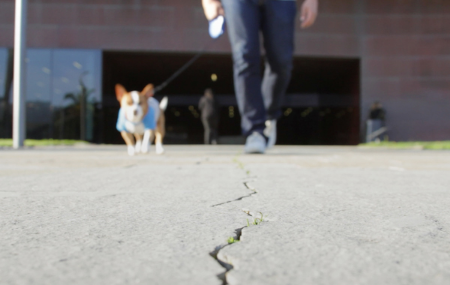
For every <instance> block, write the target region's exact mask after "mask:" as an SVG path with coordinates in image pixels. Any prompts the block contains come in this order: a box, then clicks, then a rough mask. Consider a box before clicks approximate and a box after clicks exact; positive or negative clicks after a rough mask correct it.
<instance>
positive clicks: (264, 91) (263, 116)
mask: <svg viewBox="0 0 450 285" xmlns="http://www.w3.org/2000/svg"><path fill="white" fill-rule="evenodd" d="M222 4H223V6H224V9H225V16H226V20H227V29H228V35H229V38H230V42H231V47H232V51H233V63H234V87H235V92H236V97H237V102H238V106H239V111H240V114H241V120H242V121H241V127H242V133H243V134H244V135H250V134H251V133H253V132H255V131H256V132H259V133H262V132H263V130H264V128H265V121H266V120H273V119H278V118H279V117H280V115H281V104H282V101H283V98H284V94H285V92H286V89H287V87H288V84H289V81H290V79H291V71H292V55H293V51H294V30H295V15H296V12H297V9H296V2H295V1H278V0H222ZM260 32H261V34H262V37H263V47H264V50H265V53H266V54H265V72H264V76H263V78H261V50H260V46H261V45H260V36H259V35H260Z"/></svg>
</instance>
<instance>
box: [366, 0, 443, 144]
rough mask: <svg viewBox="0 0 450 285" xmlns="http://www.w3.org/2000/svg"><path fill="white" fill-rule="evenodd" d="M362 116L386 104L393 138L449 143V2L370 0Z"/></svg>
mask: <svg viewBox="0 0 450 285" xmlns="http://www.w3.org/2000/svg"><path fill="white" fill-rule="evenodd" d="M363 8H364V11H363V13H364V17H363V23H362V26H363V32H362V35H361V58H362V95H363V96H362V106H363V107H365V109H363V110H364V112H363V114H362V116H363V118H365V117H366V116H367V111H366V110H367V106H368V105H369V104H370V103H371V102H372V101H373V100H375V99H378V100H380V101H381V102H383V103H384V105H385V107H386V109H387V111H388V124H389V126H390V128H391V131H390V134H391V137H392V139H393V140H419V139H422V140H445V139H447V140H448V139H450V1H445V0H385V1H379V0H366V1H365V5H364V7H363Z"/></svg>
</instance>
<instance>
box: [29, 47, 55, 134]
mask: <svg viewBox="0 0 450 285" xmlns="http://www.w3.org/2000/svg"><path fill="white" fill-rule="evenodd" d="M51 62H52V51H51V50H49V49H28V50H27V58H26V63H27V65H26V68H27V70H26V73H27V75H26V76H27V77H26V89H25V90H26V98H27V102H26V107H27V109H26V112H27V113H26V118H27V138H33V139H43V138H51V137H52V133H53V130H52V129H53V124H52V106H51V103H52V94H51V85H52V78H51V73H52V70H51Z"/></svg>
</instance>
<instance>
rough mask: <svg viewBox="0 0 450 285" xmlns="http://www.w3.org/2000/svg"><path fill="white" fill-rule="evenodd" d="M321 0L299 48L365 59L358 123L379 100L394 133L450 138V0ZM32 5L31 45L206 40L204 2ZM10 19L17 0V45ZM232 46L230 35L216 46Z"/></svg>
mask: <svg viewBox="0 0 450 285" xmlns="http://www.w3.org/2000/svg"><path fill="white" fill-rule="evenodd" d="M320 3H321V4H320V6H321V8H320V9H321V14H320V18H319V19H318V22H317V25H315V26H314V27H313V28H312V29H309V30H306V31H301V30H300V29H298V30H297V33H296V54H297V55H301V56H326V57H349V58H360V59H361V110H362V111H361V112H362V114H361V118H362V119H363V120H361V121H362V122H364V119H365V118H366V117H367V110H368V107H369V105H370V103H371V102H372V101H373V100H380V101H381V102H382V103H383V104H384V106H385V108H386V109H387V111H388V125H389V127H390V128H391V131H390V136H391V139H393V140H441V139H450V122H449V121H450V120H449V119H450V115H449V112H450V1H448V0H321V2H320ZM28 13H29V15H28V21H29V27H28V45H29V46H31V47H59V48H100V49H108V50H150V51H162V50H164V51H174V52H177V51H184V52H186V51H196V50H198V49H199V48H200V47H201V46H203V44H204V43H205V42H207V41H208V40H209V39H208V35H207V33H206V29H207V22H206V20H205V19H204V16H203V12H202V10H201V6H200V0H140V1H139V0H91V1H87V0H64V1H57V0H41V1H39V0H35V1H32V0H30V1H29V12H28ZM13 21H14V0H0V46H12V45H13ZM229 49H230V47H229V42H228V39H227V38H226V37H224V38H222V39H220V40H219V41H218V42H217V43H216V44H215V45H214V47H213V49H212V50H213V51H214V52H229ZM361 128H362V129H363V125H362V126H361Z"/></svg>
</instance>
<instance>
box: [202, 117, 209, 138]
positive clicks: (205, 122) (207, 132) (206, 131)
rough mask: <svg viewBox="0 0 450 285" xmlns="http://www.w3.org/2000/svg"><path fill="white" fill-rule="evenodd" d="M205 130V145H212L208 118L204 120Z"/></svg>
mask: <svg viewBox="0 0 450 285" xmlns="http://www.w3.org/2000/svg"><path fill="white" fill-rule="evenodd" d="M202 123H203V128H204V129H205V136H204V143H205V144H210V143H211V140H210V139H211V128H210V126H209V121H208V119H207V118H202Z"/></svg>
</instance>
